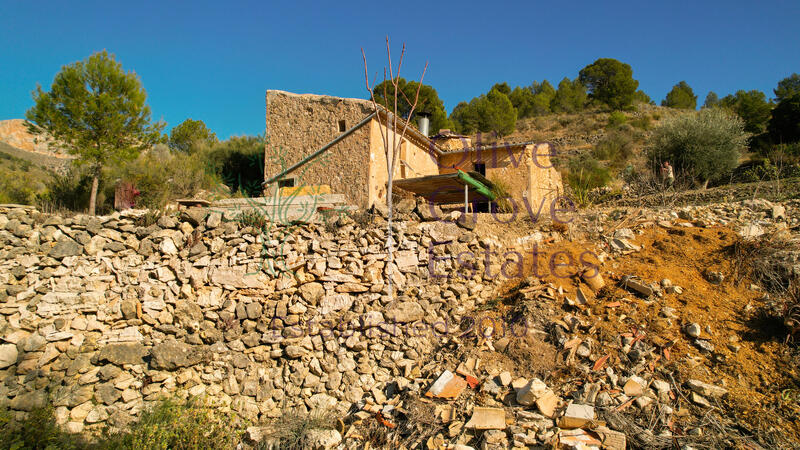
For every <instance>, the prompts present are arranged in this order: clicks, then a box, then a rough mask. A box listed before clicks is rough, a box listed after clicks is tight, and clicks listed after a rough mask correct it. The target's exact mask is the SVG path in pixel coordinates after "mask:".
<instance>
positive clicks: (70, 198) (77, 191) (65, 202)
mask: <svg viewBox="0 0 800 450" xmlns="http://www.w3.org/2000/svg"><path fill="white" fill-rule="evenodd" d="M101 185H102V186H105V187H109V188H110V183H106V182H102V183H101ZM91 187H92V178H91V176H89V175H88V174H86V173H84V171H82V170H81V169H79V168H77V167H71V168H70V169H69V170H68V171H67V172H65V173H56V174H53V176H52V177H51V178H50V180H48V181H47V189H46V192H45V193H44V194H43V195H42V196H41V198H40V200H39V203H40V207H41V208H42V209H43V210H50V211H57V210H64V209H66V210H69V211H85V210H86V208H87V207H88V206H89V193H90V190H91ZM112 192H113V191H112ZM106 195H107V193H106V190H98V193H97V205H98V207H97V212H98V213H104V212H106V210H107V205H106V204H105V198H106ZM112 206H113V205H112Z"/></svg>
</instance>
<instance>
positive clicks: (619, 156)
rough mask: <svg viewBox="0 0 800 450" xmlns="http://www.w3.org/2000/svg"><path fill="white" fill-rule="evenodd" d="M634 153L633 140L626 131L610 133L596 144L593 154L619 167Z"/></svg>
mask: <svg viewBox="0 0 800 450" xmlns="http://www.w3.org/2000/svg"><path fill="white" fill-rule="evenodd" d="M632 155H633V141H632V140H631V138H630V136H628V135H627V134H624V133H609V134H608V135H606V136H605V137H604V138H603V139H602V140H601V141H600V142H598V143H597V145H595V147H594V150H593V151H592V156H593V157H595V158H597V159H599V160H601V161H609V163H610V164H611V166H612V167H615V168H619V167H622V166H624V165H625V163H627V162H628V159H630V157H631V156H632Z"/></svg>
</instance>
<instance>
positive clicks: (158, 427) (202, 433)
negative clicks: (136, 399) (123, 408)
mask: <svg viewBox="0 0 800 450" xmlns="http://www.w3.org/2000/svg"><path fill="white" fill-rule="evenodd" d="M239 425H240V424H238V423H237V421H236V420H235V418H234V416H233V415H232V413H230V412H223V411H221V410H220V409H218V408H212V407H209V406H205V405H202V404H201V403H200V402H199V401H197V400H196V399H189V400H186V401H177V400H162V401H160V402H158V403H156V404H155V405H154V406H152V407H150V408H148V409H145V410H144V411H143V412H142V415H141V418H140V419H139V421H138V422H135V423H134V424H132V425H131V426H130V428H129V429H128V430H127V431H124V432H120V433H117V434H109V435H107V436H106V437H105V442H104V443H103V447H105V448H109V449H131V450H134V449H152V450H162V449H163V450H167V449H170V450H183V449H186V450H189V449H192V450H195V449H197V450H199V449H232V448H235V447H236V444H237V443H238V442H239V441H240V435H241V428H242V427H240V426H239Z"/></svg>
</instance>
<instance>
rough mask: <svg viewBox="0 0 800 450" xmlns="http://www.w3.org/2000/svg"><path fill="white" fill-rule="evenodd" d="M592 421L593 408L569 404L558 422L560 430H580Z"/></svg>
mask: <svg viewBox="0 0 800 450" xmlns="http://www.w3.org/2000/svg"><path fill="white" fill-rule="evenodd" d="M593 420H594V407H593V406H590V405H579V404H577V403H570V404H569V405H567V410H566V411H564V415H563V416H561V418H560V419H559V420H558V426H559V427H561V428H580V427H582V426H584V425H586V424H587V423H589V422H591V421H593Z"/></svg>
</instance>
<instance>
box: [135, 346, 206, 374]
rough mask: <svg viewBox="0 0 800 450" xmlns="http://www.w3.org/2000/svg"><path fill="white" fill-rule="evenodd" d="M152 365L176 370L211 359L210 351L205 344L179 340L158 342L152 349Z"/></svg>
mask: <svg viewBox="0 0 800 450" xmlns="http://www.w3.org/2000/svg"><path fill="white" fill-rule="evenodd" d="M150 353H151V355H152V358H151V360H150V365H151V366H152V367H153V368H154V369H161V370H175V369H178V368H180V367H190V366H193V365H195V364H198V363H200V362H203V361H207V360H208V359H209V356H210V355H209V354H208V351H207V349H206V348H205V347H203V346H195V345H189V344H185V343H183V342H178V341H169V342H165V343H163V344H158V345H156V346H154V347H153V349H152V350H151V352H150Z"/></svg>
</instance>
